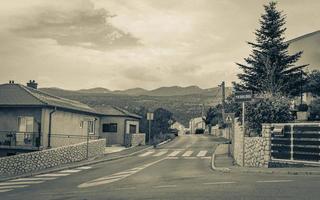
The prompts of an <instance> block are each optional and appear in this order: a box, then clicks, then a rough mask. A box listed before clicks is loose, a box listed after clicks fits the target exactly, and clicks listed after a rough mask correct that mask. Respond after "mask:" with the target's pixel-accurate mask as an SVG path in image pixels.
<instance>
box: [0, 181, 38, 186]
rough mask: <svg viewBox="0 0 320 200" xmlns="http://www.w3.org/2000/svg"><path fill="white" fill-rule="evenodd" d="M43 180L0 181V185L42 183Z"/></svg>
mask: <svg viewBox="0 0 320 200" xmlns="http://www.w3.org/2000/svg"><path fill="white" fill-rule="evenodd" d="M43 182H44V181H24V182H4V183H0V186H7V185H26V184H37V183H43Z"/></svg>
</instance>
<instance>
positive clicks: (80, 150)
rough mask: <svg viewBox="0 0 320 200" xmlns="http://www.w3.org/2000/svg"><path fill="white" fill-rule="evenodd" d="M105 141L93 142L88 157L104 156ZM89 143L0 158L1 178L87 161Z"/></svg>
mask: <svg viewBox="0 0 320 200" xmlns="http://www.w3.org/2000/svg"><path fill="white" fill-rule="evenodd" d="M105 143H106V141H105V139H99V140H92V141H90V143H89V146H88V157H89V158H90V157H97V156H101V155H103V154H104V150H105ZM86 158H87V143H85V142H84V143H80V144H74V145H68V146H64V147H59V148H53V149H47V150H43V151H37V152H32V153H25V154H20V155H15V156H9V157H4V158H0V177H7V176H15V175H20V174H26V173H32V172H36V171H39V170H43V169H47V168H50V167H54V166H59V165H63V164H67V163H72V162H77V161H81V160H85V159H86Z"/></svg>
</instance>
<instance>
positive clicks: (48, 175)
mask: <svg viewBox="0 0 320 200" xmlns="http://www.w3.org/2000/svg"><path fill="white" fill-rule="evenodd" d="M69 175H70V174H41V175H37V176H36V177H59V176H69Z"/></svg>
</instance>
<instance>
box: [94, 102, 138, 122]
mask: <svg viewBox="0 0 320 200" xmlns="http://www.w3.org/2000/svg"><path fill="white" fill-rule="evenodd" d="M96 110H98V111H99V112H101V113H102V114H104V115H107V116H123V117H132V118H136V119H140V118H141V116H139V115H136V114H133V113H131V112H129V111H127V110H124V109H121V108H118V107H116V106H110V105H104V106H97V107H96Z"/></svg>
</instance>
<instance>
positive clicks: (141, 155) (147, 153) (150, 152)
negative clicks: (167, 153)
mask: <svg viewBox="0 0 320 200" xmlns="http://www.w3.org/2000/svg"><path fill="white" fill-rule="evenodd" d="M153 153H154V151H147V152H145V153H143V154H140V155H139V157H145V156H148V155H150V154H153Z"/></svg>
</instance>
